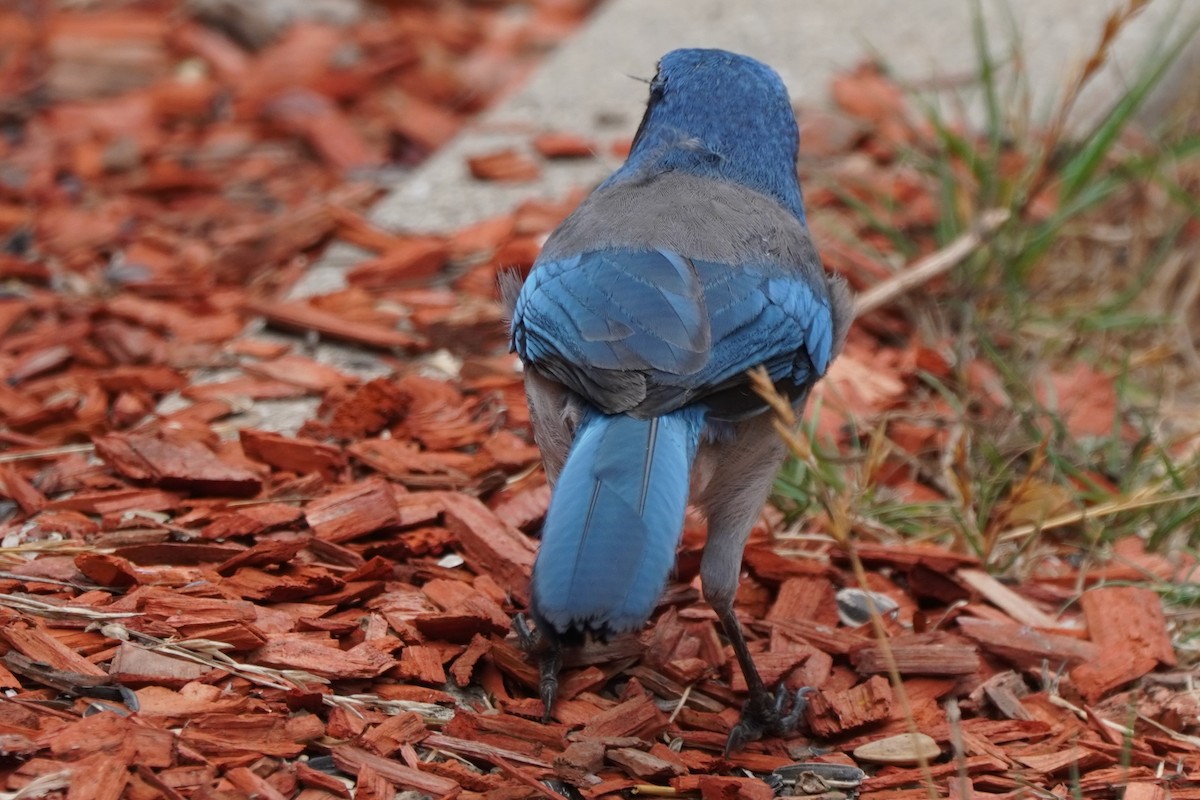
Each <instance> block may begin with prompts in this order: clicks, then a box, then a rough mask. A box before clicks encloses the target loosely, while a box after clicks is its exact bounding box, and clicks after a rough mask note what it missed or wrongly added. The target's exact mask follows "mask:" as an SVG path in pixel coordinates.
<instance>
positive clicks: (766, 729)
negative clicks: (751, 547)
mask: <svg viewBox="0 0 1200 800" xmlns="http://www.w3.org/2000/svg"><path fill="white" fill-rule="evenodd" d="M718 447H719V448H720V449H719V451H718V452H717V453H716V457H715V458H714V459H713V460H714V463H715V464H716V468H715V470H714V473H713V476H712V478H711V480H710V482H709V484H708V487H707V488H706V490H705V493H704V496H703V500H702V505H703V507H704V510H705V512H706V514H707V516H708V541H707V542H706V543H705V545H704V559H703V560H702V561H701V563H700V577H701V580H702V582H703V586H704V598H705V599H706V600H708V603H709V605H711V606H712V607H713V610H714V611H716V612H717V617H718V618H719V619H720V621H721V627H722V628H723V629H724V631H725V636H726V637H727V638H728V639H729V643H730V645H732V646H733V652H734V654H735V655H736V656H737V660H738V666H739V667H741V670H742V674H743V675H744V676H745V677H746V686H747V688H748V689H749V693H750V698H749V700H747V701H746V704H745V705H744V706H743V707H742V717H741V720H740V721H739V722H738V724H737V725H736V726H734V729H733V730H732V731H730V733H729V740H728V741H727V742H726V745H725V751H726V752H727V753H729V752H732V751H734V750H737V749H739V748H740V747H742V746H743V745H744V744H746V743H747V742H751V741H754V740H755V739H760V738H762V736H763V735H764V734H766V733H772V734H775V735H786V734H788V733H791V732H792V730H793V729H794V728H795V727H796V725H797V724H798V723H799V721H800V717H801V715H803V713H804V709H805V707H806V706H807V703H806V702H805V700H804V696H805V694H807V690H804V689H801V690H800V691H799V692H797V693H796V694H795V695H793V694H792V693H790V692H788V691H787V689H786V688H785V687H783V686H780V687H779V689H778V690H777V691H775V692H771V691H770V690H768V689H767V687H766V686H765V685H764V684H763V680H762V676H761V675H759V674H758V668H757V667H756V666H754V660H753V659H752V658H751V657H750V648H749V647H748V646H747V645H746V636H745V634H744V633H743V632H742V626H741V624H740V623H739V622H738V619H737V616H736V615H735V614H734V611H733V600H734V596H735V595H736V594H737V589H738V583H739V576H740V574H741V566H742V548H744V547H745V546H746V540H747V539H748V538H749V537H750V529H751V528H753V527H754V522H755V520H756V519H757V518H758V514H759V512H760V511H761V510H762V507H763V504H764V503H766V501H767V495H768V494H769V493H770V490H771V484H772V482H773V480H774V477H775V473H776V472H777V471H778V470H779V464H780V462H782V461H783V456H784V446H783V440H782V439H780V438H779V436H778V434H776V432H775V429H774V426H773V418H772V417H771V416H770V415H769V414H763V415H761V416H758V417H755V418H753V419H750V420H746V421H744V422H741V423H738V424H737V427H736V428H735V429H734V431H733V435H732V436H730V437H728V439H727V440H726V441H725V442H724V443H723V444H720V445H718Z"/></svg>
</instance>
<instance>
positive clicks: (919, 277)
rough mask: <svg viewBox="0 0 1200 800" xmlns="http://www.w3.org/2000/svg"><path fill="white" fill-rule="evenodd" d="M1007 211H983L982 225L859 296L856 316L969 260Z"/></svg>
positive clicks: (978, 224)
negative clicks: (968, 257)
mask: <svg viewBox="0 0 1200 800" xmlns="http://www.w3.org/2000/svg"><path fill="white" fill-rule="evenodd" d="M1009 216H1010V214H1009V212H1008V210H1007V209H1003V208H994V209H992V210H991V211H985V212H983V215H982V216H980V218H979V222H978V223H977V224H976V225H975V226H974V227H973V228H972V229H971V230H969V231H967V232H966V233H964V234H963V235H962V236H959V237H958V238H957V239H955V240H954V241H953V242H951V243H950V244H948V245H946V246H945V247H943V248H942V249H941V250H938V251H937V252H936V253H930V254H929V255H927V256H926V257H925V258H922V259H921V260H920V261H918V262H916V263H915V264H913V265H912V266H910V267H906V268H905V269H904V271H902V272H897V273H896V274H895V275H893V276H891V277H890V278H888V279H887V280H885V281H882V282H881V283H878V284H876V285H874V286H872V287H871V288H870V289H867V290H866V291H865V292H863V293H861V294H860V295H858V297H857V298H856V299H855V301H854V315H855V316H856V317H861V316H862V315H863V314H866V313H868V312H870V311H874V310H875V309H877V308H880V307H882V306H885V305H887V304H888V303H890V302H892V301H893V300H895V299H896V298H897V297H899V296H900V295H903V294H907V293H908V292H911V291H912V290H913V289H916V288H917V287H918V286H923V285H924V284H926V283H928V282H929V281H931V280H933V279H934V278H936V277H937V276H939V275H941V274H942V273H945V272H949V271H950V270H952V269H954V268H955V267H956V266H958V265H959V264H961V263H962V262H963V261H965V260H966V258H967V256H969V255H971V254H972V253H974V252H975V251H976V250H977V249H978V248H979V246H980V245H982V244H983V243H984V242H986V241H987V240H988V238H990V237H991V235H992V234H993V233H995V232H996V231H997V230H998V229H999V228H1000V226H1001V225H1003V224H1004V223H1005V222H1007V221H1008V219H1009Z"/></svg>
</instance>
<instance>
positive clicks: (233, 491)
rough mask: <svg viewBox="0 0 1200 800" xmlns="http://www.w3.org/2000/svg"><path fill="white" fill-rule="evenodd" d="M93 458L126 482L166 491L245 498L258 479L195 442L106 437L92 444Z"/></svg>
mask: <svg viewBox="0 0 1200 800" xmlns="http://www.w3.org/2000/svg"><path fill="white" fill-rule="evenodd" d="M95 446H96V455H98V456H99V457H100V458H102V459H104V460H105V461H106V462H107V463H108V464H109V466H110V467H112V468H113V469H114V470H116V471H117V472H119V473H120V474H121V475H123V476H124V477H126V478H129V479H131V480H135V481H147V482H149V483H152V484H154V485H156V486H161V487H162V488H164V489H167V490H179V491H186V492H191V493H194V494H218V495H226V496H232V497H248V496H250V495H254V494H257V493H258V492H259V491H260V490H261V489H262V479H261V478H260V477H259V476H258V475H255V474H254V473H253V472H250V471H249V470H246V469H243V468H241V467H236V466H233V465H232V464H228V463H226V462H224V461H222V460H221V459H220V458H218V457H217V456H216V455H215V454H214V453H213V452H212V451H211V450H209V449H208V448H207V447H205V446H204V445H202V444H200V443H199V442H193V441H187V440H168V439H160V438H157V437H153V436H145V435H140V434H117V433H113V434H109V435H108V436H104V437H102V438H100V439H97V440H96V441H95Z"/></svg>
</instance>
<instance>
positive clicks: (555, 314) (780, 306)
mask: <svg viewBox="0 0 1200 800" xmlns="http://www.w3.org/2000/svg"><path fill="white" fill-rule="evenodd" d="M512 333H513V346H514V348H515V349H516V350H517V352H518V354H519V355H520V356H521V358H522V359H524V360H525V361H526V362H527V363H529V364H530V365H532V366H533V367H534V368H535V369H537V368H544V369H545V370H546V371H547V372H548V373H550V374H552V375H553V376H554V377H555V378H557V379H558V380H560V381H562V382H564V383H566V384H567V385H568V386H570V387H571V388H572V389H574V390H575V391H577V392H579V393H580V394H582V395H583V396H584V397H586V398H587V399H589V400H591V401H592V402H594V403H595V404H596V405H597V406H599V407H600V408H602V409H604V410H605V411H609V412H617V411H637V410H639V409H640V410H645V411H646V413H648V414H660V413H665V412H666V411H670V410H672V409H674V408H679V407H680V406H682V405H685V404H687V403H689V402H692V401H693V400H695V399H697V398H703V396H704V395H705V394H706V393H707V392H708V391H712V390H716V389H721V388H727V387H729V386H730V385H731V384H732V383H737V382H740V381H741V380H742V379H741V376H742V374H743V373H744V372H745V371H746V370H748V369H750V368H751V367H755V366H758V365H760V364H762V365H765V366H766V367H767V370H768V372H769V373H770V375H771V377H772V379H774V380H775V381H777V382H780V381H785V382H788V383H791V384H794V385H795V386H797V387H801V386H805V385H807V384H809V383H811V382H813V381H815V380H816V379H817V378H818V377H820V376H821V375H823V374H824V372H825V370H826V369H827V368H828V366H829V361H830V359H831V357H832V346H833V318H832V313H831V310H830V300H829V296H828V291H827V289H826V288H825V286H824V285H823V284H822V285H820V286H815V285H814V284H813V283H812V282H811V279H809V278H808V277H806V272H805V271H804V270H801V269H797V268H795V267H789V266H784V265H777V264H770V263H756V264H738V265H730V264H722V263H718V262H712V261H703V260H697V259H687V258H684V257H682V256H680V255H678V254H677V253H673V252H670V251H666V250H601V251H594V252H588V253H582V254H579V255H575V256H571V257H567V258H561V259H557V260H553V261H548V262H544V263H539V264H538V266H537V268H536V269H534V270H533V272H532V273H531V275H530V277H529V280H527V281H526V283H525V285H524V287H522V290H521V293H520V295H519V297H518V299H517V304H516V307H515V309H514V314H513V323H512ZM631 375H638V376H640V377H641V380H640V381H638V382H631V380H630V376H631ZM610 378H611V380H610ZM606 387H611V392H609V393H608V394H605V390H606ZM631 387H633V388H631ZM635 389H636V390H637V391H638V392H640V394H638V395H637V396H632V397H622V396H621V395H622V393H629V392H632V391H634V390H635ZM597 395H604V396H597ZM643 404H645V405H646V406H648V407H647V408H642V405H643Z"/></svg>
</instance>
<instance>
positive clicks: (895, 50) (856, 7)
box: [375, 0, 1200, 231]
mask: <svg viewBox="0 0 1200 800" xmlns="http://www.w3.org/2000/svg"><path fill="white" fill-rule="evenodd" d="M1126 2H1127V0H981V6H982V8H983V10H984V15H985V19H986V20H987V29H988V31H989V32H990V34H991V38H992V48H993V53H994V55H995V56H997V57H1000V56H1003V55H1006V54H1009V53H1011V52H1013V50H1014V47H1017V48H1018V49H1019V51H1020V52H1021V53H1022V58H1023V60H1024V64H1025V70H1024V71H1025V74H1026V75H1028V76H1029V84H1030V90H1031V91H1030V98H1031V106H1030V107H1031V108H1033V109H1035V110H1040V111H1041V113H1042V114H1043V115H1044V114H1045V113H1046V112H1047V111H1049V110H1050V109H1052V108H1054V104H1055V100H1056V98H1057V97H1058V95H1059V93H1060V92H1061V87H1062V86H1063V85H1064V84H1065V83H1066V82H1067V81H1068V80H1069V78H1070V76H1071V75H1072V74H1073V71H1074V70H1076V69H1078V67H1079V65H1080V64H1081V63H1082V62H1083V61H1084V60H1085V59H1086V58H1087V56H1088V55H1089V54H1090V53H1091V52H1092V50H1093V49H1094V47H1095V43H1096V42H1097V40H1098V38H1099V36H1100V32H1101V31H1102V30H1103V27H1104V21H1105V19H1106V18H1107V17H1108V15H1109V13H1110V12H1111V11H1112V10H1113V9H1115V8H1120V7H1123V6H1125V5H1126ZM1198 14H1200V2H1197V0H1152V2H1150V3H1149V6H1148V7H1147V8H1146V9H1145V11H1144V12H1143V13H1142V14H1141V15H1140V16H1139V17H1138V18H1137V19H1136V20H1135V21H1134V22H1133V23H1132V24H1130V25H1129V26H1128V27H1127V28H1126V29H1125V30H1124V31H1122V34H1121V36H1120V38H1119V39H1118V40H1117V41H1116V43H1115V44H1114V46H1113V48H1112V59H1111V63H1110V64H1109V66H1108V67H1106V69H1105V70H1104V72H1103V73H1102V74H1101V75H1100V76H1099V77H1098V79H1097V80H1096V81H1094V82H1093V84H1092V85H1091V86H1090V89H1089V91H1088V92H1087V94H1086V95H1085V97H1084V98H1083V101H1082V102H1081V104H1080V112H1081V113H1080V115H1079V116H1078V117H1077V122H1078V123H1079V124H1081V125H1084V124H1087V122H1088V121H1090V120H1094V119H1095V117H1096V115H1097V114H1098V113H1100V112H1101V111H1102V110H1103V109H1104V108H1106V107H1107V105H1108V104H1110V103H1111V102H1112V100H1113V99H1115V98H1116V97H1117V96H1118V94H1119V92H1120V90H1121V88H1122V87H1124V86H1126V85H1128V83H1129V82H1130V81H1131V80H1133V79H1134V78H1135V77H1136V75H1137V74H1138V67H1139V65H1140V64H1141V63H1143V61H1144V59H1145V58H1146V56H1147V54H1149V53H1153V52H1155V51H1156V50H1157V49H1159V48H1160V47H1161V46H1162V38H1163V35H1164V33H1168V32H1169V30H1170V29H1172V28H1174V29H1176V30H1182V26H1183V25H1184V24H1185V22H1186V21H1187V20H1189V19H1194V18H1195V16H1196V15H1198ZM1193 45H1196V42H1193ZM684 46H696V47H723V48H726V49H729V50H735V51H738V52H742V53H746V54H748V55H752V56H755V57H757V58H759V59H761V60H763V61H765V62H767V63H768V64H771V65H772V66H773V67H775V68H776V69H777V70H778V71H779V73H780V74H781V75H782V77H783V79H784V81H785V82H786V83H787V85H788V87H789V89H790V90H791V92H792V96H793V99H794V100H795V101H796V102H797V104H798V105H800V106H801V107H804V106H822V105H825V104H827V103H828V102H829V94H828V93H829V86H830V81H831V79H832V78H833V76H834V75H835V74H837V73H838V72H840V71H844V70H847V69H850V68H852V67H854V66H855V65H856V64H858V63H860V62H861V61H863V60H864V59H866V58H868V57H870V56H872V55H875V56H877V57H878V58H879V59H880V60H882V61H883V62H884V63H885V64H886V65H887V66H888V67H889V68H890V69H891V71H892V72H893V74H894V75H895V76H896V77H897V78H898V79H899V80H900V81H901V82H902V83H904V84H906V85H913V86H918V87H931V86H940V87H943V91H942V92H941V97H942V99H943V100H949V101H951V102H953V101H954V99H955V98H963V97H966V98H970V97H971V95H972V92H971V90H970V84H971V81H972V78H973V76H974V75H975V74H976V66H977V63H978V61H977V56H976V51H975V45H974V41H973V38H972V32H971V23H970V0H815V1H814V0H809V1H808V2H805V1H804V0H752V1H751V0H609V2H608V3H606V4H605V5H604V6H602V7H601V8H600V10H599V11H598V12H597V13H596V14H595V15H594V16H593V18H592V19H591V20H590V21H589V22H588V23H587V25H586V26H585V27H584V29H583V30H582V31H580V32H579V33H578V34H576V35H575V36H574V37H573V38H572V39H570V40H568V41H567V42H565V43H564V44H563V45H562V46H561V47H560V48H559V50H558V51H557V52H555V53H554V54H552V55H551V56H550V57H549V58H548V59H547V60H546V62H545V63H544V64H543V66H542V67H541V68H540V70H539V71H538V73H537V74H536V75H535V76H534V77H533V79H532V80H531V81H530V82H529V83H528V84H527V85H526V86H525V87H524V88H523V89H521V90H520V91H519V92H518V93H516V94H515V95H514V96H512V97H510V98H509V99H508V100H507V101H506V102H503V103H502V104H501V105H499V106H498V107H496V108H494V109H493V110H491V111H490V112H489V113H487V114H485V115H483V116H482V117H481V118H480V119H479V120H477V121H476V122H475V123H473V124H471V125H470V126H469V127H468V128H467V129H466V130H465V131H464V132H463V133H462V134H461V135H460V136H459V137H458V138H457V139H456V140H455V141H453V142H452V143H450V145H449V146H447V147H446V148H444V149H443V150H442V151H440V152H439V153H438V154H437V155H435V156H434V157H433V158H431V159H430V160H429V161H428V162H426V163H425V164H424V165H422V167H421V168H420V169H418V170H417V171H416V172H415V173H414V174H412V175H411V176H410V177H408V178H407V179H405V180H403V181H402V182H401V183H399V184H398V185H397V186H396V188H395V190H394V191H393V192H392V194H391V195H390V196H388V197H387V198H385V199H384V200H383V201H382V202H381V203H380V204H379V205H378V207H377V208H376V211H375V218H376V220H377V221H378V222H380V223H381V224H383V225H384V226H386V227H388V228H392V229H395V230H407V231H445V230H453V229H455V228H458V227H461V226H463V225H466V224H468V223H471V222H475V221H478V220H480V219H483V218H486V217H488V216H491V215H495V214H500V213H503V212H505V211H508V210H511V209H512V208H513V207H514V205H515V204H516V203H517V202H518V201H520V200H523V199H526V198H530V197H538V198H546V199H554V198H559V197H562V196H563V194H564V193H565V192H566V191H567V190H568V189H569V188H571V187H574V186H581V185H584V186H586V185H590V184H593V183H595V182H596V181H598V180H599V179H600V178H602V177H603V176H604V175H605V174H607V173H608V172H610V171H611V170H612V169H614V168H615V167H616V166H617V159H615V158H613V157H612V156H610V155H608V154H607V153H606V152H601V153H600V154H599V155H598V157H597V158H595V159H590V160H584V161H581V162H571V163H563V162H559V163H554V164H549V165H547V166H546V168H545V170H544V171H543V177H542V178H541V179H540V180H538V181H536V182H534V183H530V184H516V185H513V184H498V183H481V182H479V181H475V180H472V179H471V177H470V175H469V174H468V173H467V169H466V166H465V163H464V160H465V158H466V157H467V156H470V155H476V154H481V153H487V152H491V151H494V150H497V149H499V148H502V147H509V146H511V147H517V148H522V149H523V148H527V147H528V146H529V139H530V137H531V135H532V134H533V133H536V132H541V131H550V130H553V131H568V132H573V133H580V134H586V135H589V136H593V137H595V138H596V139H597V140H598V141H599V142H600V144H601V145H603V146H604V147H602V148H601V150H602V151H606V150H607V145H609V144H610V143H611V142H612V141H614V140H615V139H617V138H618V137H621V136H624V137H627V136H629V135H631V134H632V132H633V130H634V129H635V127H636V126H637V122H638V120H639V118H640V115H641V110H642V107H643V104H644V102H645V95H646V89H645V87H644V86H642V85H641V84H639V83H637V82H636V81H634V80H632V79H631V77H630V76H640V77H643V78H649V77H650V76H652V75H653V73H654V64H655V61H656V60H657V59H658V57H659V56H660V55H662V54H663V53H665V52H667V51H668V50H671V49H673V48H676V47H684ZM1198 78H1200V47H1198V46H1193V47H1192V48H1191V52H1190V53H1189V57H1187V58H1185V59H1183V60H1181V61H1180V63H1179V66H1178V68H1177V69H1176V70H1175V73H1174V74H1173V75H1172V77H1171V79H1169V80H1167V81H1165V82H1164V91H1163V92H1162V94H1161V96H1160V97H1159V98H1157V99H1156V101H1155V103H1153V104H1152V108H1153V109H1154V113H1157V114H1159V115H1162V114H1165V113H1167V110H1168V109H1169V107H1170V106H1171V103H1172V101H1173V100H1174V98H1175V97H1176V96H1178V95H1179V94H1180V93H1181V92H1186V91H1191V92H1192V93H1193V94H1195V92H1196V90H1195V86H1196V84H1197V83H1198V81H1197V79H1198Z"/></svg>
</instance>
